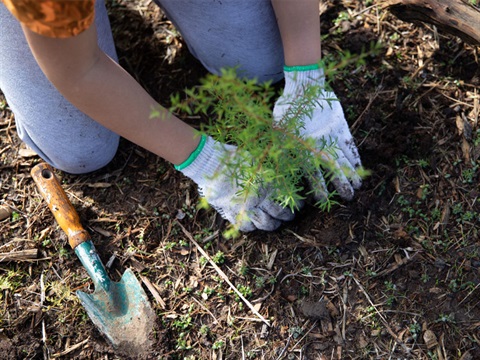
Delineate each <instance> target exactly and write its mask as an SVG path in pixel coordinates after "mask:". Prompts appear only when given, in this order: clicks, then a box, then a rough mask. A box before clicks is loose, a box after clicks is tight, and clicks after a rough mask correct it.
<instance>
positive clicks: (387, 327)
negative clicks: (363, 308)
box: [353, 277, 410, 354]
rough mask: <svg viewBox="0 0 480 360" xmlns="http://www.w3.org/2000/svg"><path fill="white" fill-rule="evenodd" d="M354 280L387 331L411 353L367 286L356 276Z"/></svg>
mask: <svg viewBox="0 0 480 360" xmlns="http://www.w3.org/2000/svg"><path fill="white" fill-rule="evenodd" d="M353 280H354V281H355V283H356V284H357V286H358V288H359V289H360V291H361V292H362V293H363V295H364V296H365V298H366V299H367V301H368V302H369V303H370V306H372V308H373V309H374V310H375V312H376V313H377V315H378V317H379V318H380V320H381V321H382V323H383V325H384V326H385V328H386V329H387V332H388V333H389V334H390V336H391V337H392V338H393V339H394V340H395V341H396V342H397V344H399V345H400V346H401V347H402V348H403V350H404V351H405V352H406V353H407V354H409V353H410V350H409V349H408V348H407V346H406V345H405V343H404V342H403V341H402V340H400V338H399V337H398V336H397V334H395V333H394V332H393V330H392V328H391V327H390V325H389V324H388V322H387V319H385V317H384V316H383V315H382V313H381V312H380V311H379V310H378V308H377V306H376V305H375V304H374V303H373V301H372V299H371V298H370V295H368V293H367V291H366V290H365V288H364V287H363V286H362V284H360V282H359V281H358V280H357V279H356V278H355V277H353Z"/></svg>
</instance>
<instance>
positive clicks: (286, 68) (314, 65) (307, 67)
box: [283, 63, 320, 72]
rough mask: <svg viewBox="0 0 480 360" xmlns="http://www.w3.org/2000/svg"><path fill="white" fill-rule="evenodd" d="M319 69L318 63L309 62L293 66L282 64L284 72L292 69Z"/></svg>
mask: <svg viewBox="0 0 480 360" xmlns="http://www.w3.org/2000/svg"><path fill="white" fill-rule="evenodd" d="M317 69H320V64H319V63H315V64H310V65H295V66H284V67H283V70H284V71H285V72H292V71H309V70H317Z"/></svg>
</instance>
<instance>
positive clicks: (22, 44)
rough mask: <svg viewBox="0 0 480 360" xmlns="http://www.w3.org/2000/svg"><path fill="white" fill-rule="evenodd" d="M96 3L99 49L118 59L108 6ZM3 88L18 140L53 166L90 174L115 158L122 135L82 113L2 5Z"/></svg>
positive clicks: (0, 81) (0, 53)
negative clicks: (45, 68)
mask: <svg viewBox="0 0 480 360" xmlns="http://www.w3.org/2000/svg"><path fill="white" fill-rule="evenodd" d="M96 3H97V5H96V20H95V22H96V25H97V30H98V34H99V35H98V37H99V45H100V47H101V48H102V49H103V50H104V51H105V52H106V53H107V54H109V55H110V56H111V57H112V58H114V59H116V53H115V47H114V44H113V38H112V34H111V30H110V23H109V21H108V17H107V14H106V10H105V7H104V3H103V1H97V2H96ZM0 89H1V90H2V92H3V93H4V95H5V98H6V100H7V102H8V105H9V106H10V108H11V109H12V111H13V113H14V115H15V122H16V127H17V133H18V135H19V137H20V138H21V139H22V140H23V141H24V142H25V143H26V144H27V145H29V146H30V147H31V148H32V149H33V150H35V151H36V152H37V153H38V154H39V155H40V156H41V157H42V158H43V159H44V160H45V161H47V162H48V163H50V164H51V165H52V166H54V167H56V168H58V169H61V170H63V171H66V172H69V173H74V174H79V173H86V172H90V171H94V170H97V169H99V168H101V167H102V166H104V165H106V164H107V163H108V162H110V160H111V159H112V158H113V156H114V155H115V153H116V151H117V148H118V142H119V136H118V135H116V134H115V133H113V132H111V131H110V130H108V129H106V128H104V127H103V126H101V125H100V124H98V123H96V122H95V121H93V120H92V119H90V118H89V117H87V116H86V115H85V114H83V113H82V112H80V111H79V110H77V109H76V108H75V107H74V106H73V105H72V104H70V103H69V102H68V101H67V100H65V99H64V98H63V96H62V95H60V93H59V92H58V91H57V90H56V89H55V88H54V87H53V86H52V84H51V83H50V82H49V81H48V79H47V78H46V77H45V76H44V74H43V73H42V71H41V69H40V68H39V67H38V65H37V63H36V61H35V59H34V58H33V55H32V53H31V51H30V49H29V47H28V44H27V42H26V40H25V37H24V35H23V32H22V30H21V27H20V24H19V23H18V21H17V20H16V19H15V18H14V17H13V16H12V15H11V14H10V13H9V12H8V10H7V9H6V8H5V6H4V5H3V4H2V3H0ZM99 96H101V94H99Z"/></svg>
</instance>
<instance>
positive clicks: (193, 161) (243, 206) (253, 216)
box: [175, 136, 294, 232]
mask: <svg viewBox="0 0 480 360" xmlns="http://www.w3.org/2000/svg"><path fill="white" fill-rule="evenodd" d="M236 149H237V148H236V147H235V146H232V145H226V144H221V143H219V142H215V141H214V140H213V139H212V138H211V137H206V136H203V137H202V139H201V141H200V144H199V146H198V148H197V150H196V151H195V152H194V153H193V154H192V155H191V156H190V158H189V159H188V160H187V161H186V162H184V163H183V164H181V165H178V166H175V168H176V169H177V170H180V171H181V172H182V173H183V174H184V175H186V176H188V177H189V178H190V179H192V180H193V181H194V182H195V183H196V184H197V185H198V190H199V193H200V195H201V196H203V197H205V199H206V200H207V201H208V203H209V204H210V205H211V206H212V207H213V208H214V209H215V210H217V211H218V213H219V214H220V215H221V216H222V217H223V218H224V219H226V220H228V221H229V222H230V223H232V224H233V225H234V226H235V227H236V228H238V229H239V230H240V231H244V232H248V231H253V230H256V229H260V230H267V231H272V230H275V229H277V228H278V227H279V226H280V224H281V222H282V221H290V220H293V218H294V214H293V213H292V212H291V211H290V210H289V209H288V208H283V207H281V206H280V205H279V204H277V203H275V202H274V201H272V200H271V199H270V192H269V191H268V189H265V188H261V189H260V191H259V192H258V193H255V194H249V195H248V196H247V197H246V198H245V195H243V194H242V195H239V194H238V193H239V191H240V189H241V188H240V186H239V184H236V183H235V180H234V177H233V176H232V173H231V172H232V171H234V170H232V169H230V168H229V167H227V166H226V165H225V161H226V160H228V158H229V157H234V156H236Z"/></svg>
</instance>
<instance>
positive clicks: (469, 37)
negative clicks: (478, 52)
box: [384, 0, 480, 45]
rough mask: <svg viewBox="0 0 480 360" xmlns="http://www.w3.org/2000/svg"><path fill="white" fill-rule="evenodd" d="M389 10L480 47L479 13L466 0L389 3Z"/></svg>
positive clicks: (394, 1)
mask: <svg viewBox="0 0 480 360" xmlns="http://www.w3.org/2000/svg"><path fill="white" fill-rule="evenodd" d="M384 8H387V9H388V10H389V11H391V12H392V13H393V14H394V15H395V16H397V17H398V18H399V19H401V20H403V21H408V22H413V23H416V22H421V23H428V24H433V25H435V26H437V27H438V28H439V29H441V30H443V31H445V32H448V33H450V34H453V35H455V36H458V37H461V38H462V39H463V40H464V41H466V42H468V43H470V44H472V45H479V44H480V31H479V27H478V24H479V23H480V10H479V9H478V8H476V7H475V6H473V5H472V4H470V3H468V2H467V1H465V0H387V1H385V5H384Z"/></svg>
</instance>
